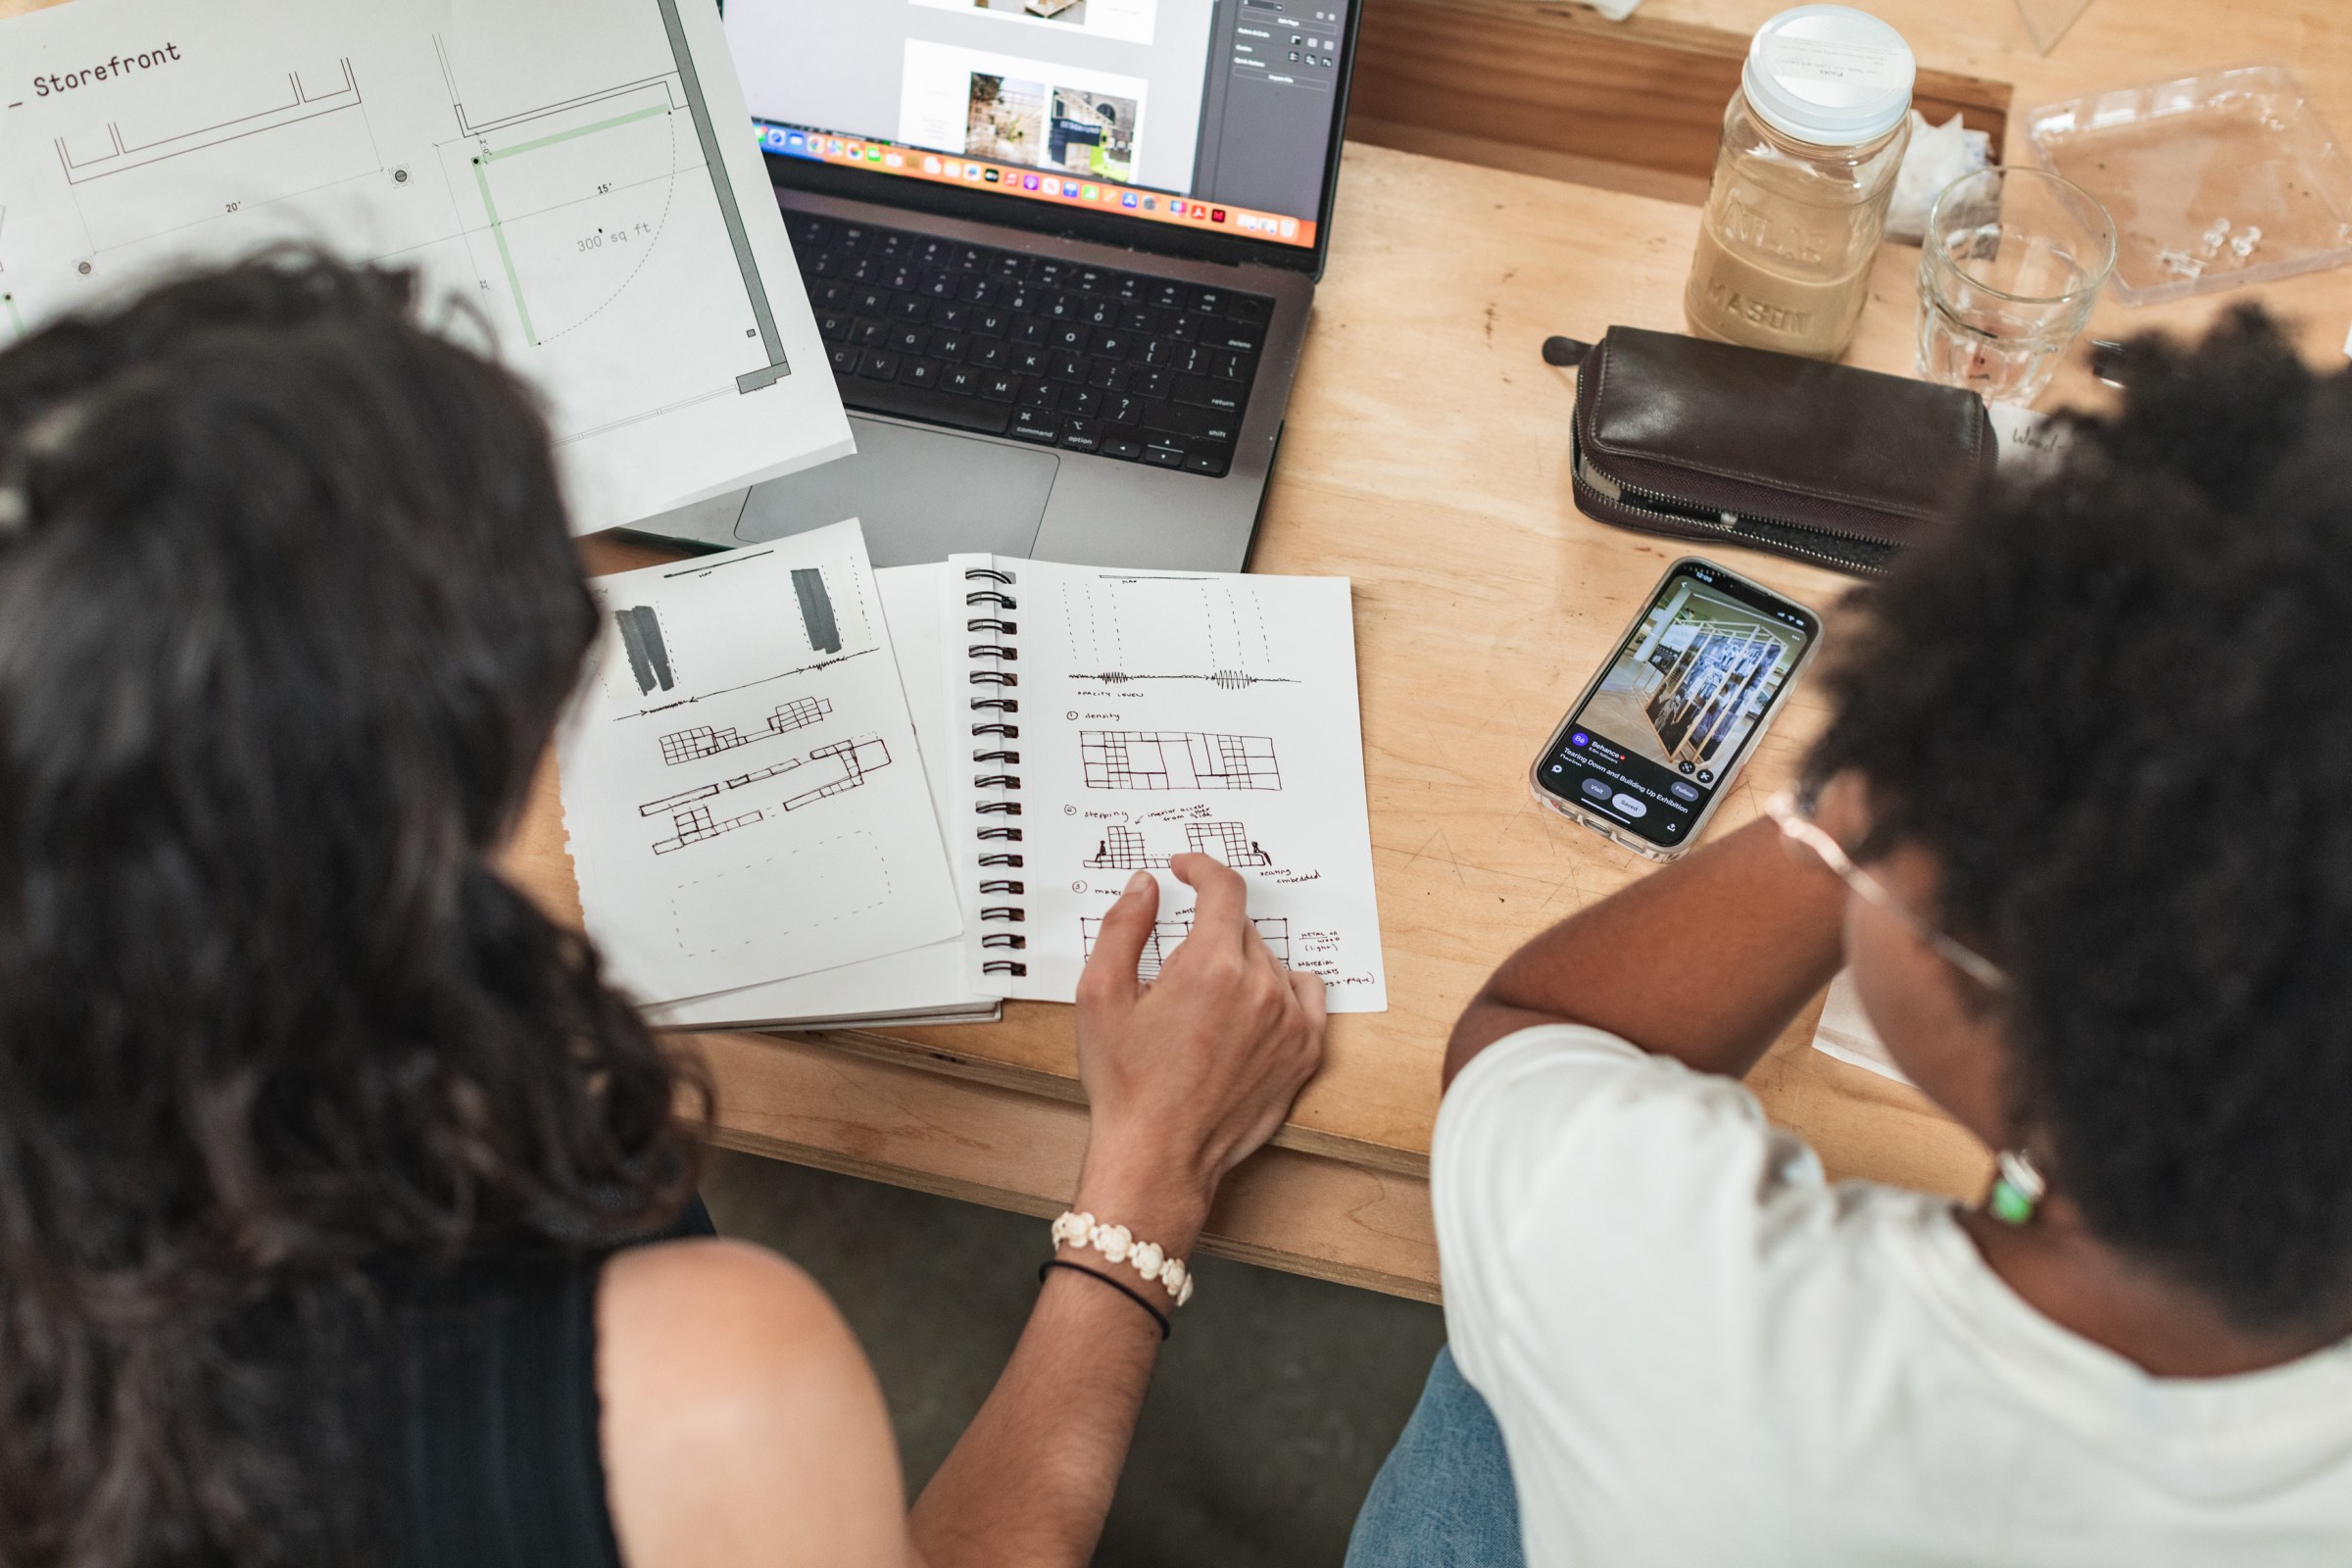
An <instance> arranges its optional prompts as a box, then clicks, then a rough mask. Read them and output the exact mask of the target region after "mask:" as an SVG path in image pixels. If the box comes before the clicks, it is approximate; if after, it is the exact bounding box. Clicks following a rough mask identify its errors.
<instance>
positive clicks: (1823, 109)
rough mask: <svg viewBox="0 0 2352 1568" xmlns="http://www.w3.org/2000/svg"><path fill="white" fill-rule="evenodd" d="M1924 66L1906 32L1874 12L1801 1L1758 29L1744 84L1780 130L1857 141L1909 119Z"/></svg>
mask: <svg viewBox="0 0 2352 1568" xmlns="http://www.w3.org/2000/svg"><path fill="white" fill-rule="evenodd" d="M1918 69H1919V68H1918V65H1917V63H1916V62H1915V61H1913V60H1912V58H1911V46H1910V45H1909V44H1907V43H1905V42H1903V35H1902V34H1901V33H1899V32H1897V31H1895V30H1894V29H1893V28H1892V27H1890V26H1888V25H1887V24H1886V23H1884V22H1881V21H1880V20H1879V19H1878V18H1876V17H1874V16H1872V15H1870V14H1869V13H1868V12H1866V11H1856V10H1855V9H1854V8H1853V7H1851V6H1798V7H1797V8H1796V9H1795V10H1794V11H1784V12H1782V13H1781V14H1780V15H1779V16H1777V17H1775V18H1773V19H1772V20H1771V21H1770V22H1767V23H1766V24H1764V25H1763V26H1761V27H1758V28H1757V29H1756V36H1755V38H1754V39H1753V40H1752V41H1750V42H1749V44H1748V46H1747V68H1746V70H1744V71H1743V72H1742V73H1740V90H1741V91H1742V92H1744V93H1745V94H1746V95H1747V105H1748V107H1749V108H1750V109H1753V110H1754V111H1755V112H1756V114H1757V115H1758V117H1760V118H1761V119H1762V120H1763V121H1764V123H1766V124H1769V125H1771V126H1772V127H1773V128H1774V129H1775V130H1778V131H1781V132H1783V133H1784V134H1787V135H1790V136H1794V137H1795V138H1796V139H1797V140H1799V141H1809V142H1813V143H1816V144H1818V145H1820V146H1824V147H1855V146H1859V145H1861V144H1862V143H1863V142H1866V141H1876V140H1877V139H1878V138H1879V137H1881V136H1884V135H1886V134H1887V132H1888V131H1890V130H1892V129H1894V127H1895V126H1897V125H1899V124H1901V123H1903V117H1904V116H1905V115H1907V114H1909V113H1910V111H1911V80H1912V77H1913V76H1914V75H1916V74H1917V73H1918Z"/></svg>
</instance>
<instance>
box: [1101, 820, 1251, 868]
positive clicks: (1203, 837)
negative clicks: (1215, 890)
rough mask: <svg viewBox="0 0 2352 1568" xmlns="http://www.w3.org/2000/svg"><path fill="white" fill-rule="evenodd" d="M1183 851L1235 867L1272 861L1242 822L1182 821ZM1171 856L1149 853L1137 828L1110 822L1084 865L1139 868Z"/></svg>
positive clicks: (1141, 832) (1160, 863) (1147, 844)
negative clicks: (1098, 844) (1183, 822)
mask: <svg viewBox="0 0 2352 1568" xmlns="http://www.w3.org/2000/svg"><path fill="white" fill-rule="evenodd" d="M1184 853H1187V854H1192V855H1206V856H1211V857H1214V858H1216V859H1217V860H1218V861H1219V862H1220V863H1222V864H1225V865H1230V866H1233V867H1235V868H1237V869H1239V868H1241V867H1244V866H1252V865H1271V864H1273V863H1274V859H1273V857H1272V856H1270V855H1268V854H1267V853H1266V852H1265V851H1264V850H1261V849H1259V848H1258V847H1257V845H1256V844H1255V843H1254V842H1253V841H1252V840H1251V839H1250V829H1249V826H1248V824H1246V823H1242V822H1187V823H1185V824H1184ZM1172 858H1174V855H1173V853H1170V854H1164V855H1155V854H1153V853H1152V849H1151V846H1150V842H1149V840H1147V839H1146V838H1145V836H1144V833H1143V830H1142V829H1141V828H1133V827H1125V826H1120V825H1117V824H1113V825H1112V826H1110V827H1106V828H1104V829H1103V842H1102V844H1101V845H1100V846H1098V847H1097V848H1096V850H1095V853H1094V855H1093V856H1092V857H1090V858H1088V859H1087V861H1086V864H1087V865H1088V866H1089V867H1090V868H1092V869H1094V870H1098V871H1142V870H1150V869H1154V868H1156V867H1160V866H1164V865H1166V864H1167V863H1168V862H1169V860H1170V859H1172Z"/></svg>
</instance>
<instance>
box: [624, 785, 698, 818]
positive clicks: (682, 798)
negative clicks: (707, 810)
mask: <svg viewBox="0 0 2352 1568" xmlns="http://www.w3.org/2000/svg"><path fill="white" fill-rule="evenodd" d="M717 793H718V786H717V785H715V784H706V785H704V786H703V787H702V788H701V789H699V790H681V791H679V792H678V793H677V794H675V795H669V796H664V797H663V798H662V799H661V800H658V801H648V802H646V803H645V804H644V805H643V806H640V807H639V808H637V814H638V815H639V816H652V815H653V814H654V813H655V812H657V811H666V810H669V809H672V808H673V807H679V806H688V805H692V804H693V803H694V802H696V801H707V800H709V799H710V798H711V796H713V795H716V794H717Z"/></svg>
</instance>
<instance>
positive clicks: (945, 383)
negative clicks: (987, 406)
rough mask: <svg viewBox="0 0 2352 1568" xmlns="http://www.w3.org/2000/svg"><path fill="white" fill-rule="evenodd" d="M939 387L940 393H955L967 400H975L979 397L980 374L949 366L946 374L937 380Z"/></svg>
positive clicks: (956, 366) (975, 371)
mask: <svg viewBox="0 0 2352 1568" xmlns="http://www.w3.org/2000/svg"><path fill="white" fill-rule="evenodd" d="M939 385H940V389H941V390H942V391H946V392H957V393H961V394H962V395H963V396H965V397H967V398H976V397H978V396H979V395H980V372H979V371H978V370H974V369H967V368H964V367H963V366H960V365H951V366H949V367H948V368H947V372H946V373H945V374H944V375H942V376H941V377H940V378H939Z"/></svg>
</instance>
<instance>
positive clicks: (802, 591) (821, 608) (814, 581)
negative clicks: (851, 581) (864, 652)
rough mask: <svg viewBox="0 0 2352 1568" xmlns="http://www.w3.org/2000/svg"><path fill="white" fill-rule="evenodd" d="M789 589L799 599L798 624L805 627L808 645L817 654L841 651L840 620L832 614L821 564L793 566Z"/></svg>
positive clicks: (831, 600)
mask: <svg viewBox="0 0 2352 1568" xmlns="http://www.w3.org/2000/svg"><path fill="white" fill-rule="evenodd" d="M792 591H793V593H794V594H795V595H796V596H798V597H799V599H800V601H801V624H802V625H804V626H806V627H807V628H808V629H809V647H810V648H812V649H814V650H815V651H816V652H817V653H820V654H838V653H840V652H841V623H840V621H839V620H837V619H836V618H835V617H834V614H833V596H832V595H831V594H829V593H827V592H826V591H825V574H824V571H823V569H822V568H821V567H817V566H796V567H795V568H793V573H792Z"/></svg>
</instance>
